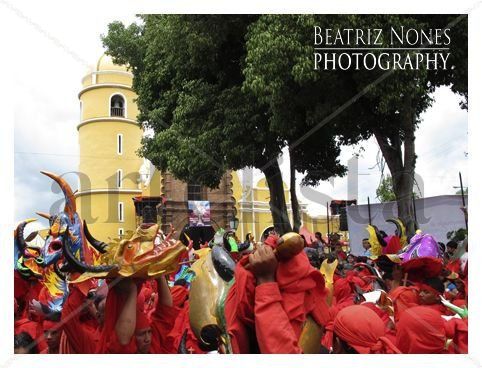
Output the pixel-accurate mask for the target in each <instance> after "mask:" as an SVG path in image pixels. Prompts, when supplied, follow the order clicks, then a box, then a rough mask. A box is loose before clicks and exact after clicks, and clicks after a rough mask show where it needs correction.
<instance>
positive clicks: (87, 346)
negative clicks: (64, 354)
mask: <svg viewBox="0 0 482 368" xmlns="http://www.w3.org/2000/svg"><path fill="white" fill-rule="evenodd" d="M84 301H85V296H84V295H83V294H82V292H81V291H80V290H79V289H77V288H76V287H71V288H70V293H69V296H68V297H67V300H66V302H65V304H64V306H63V308H62V322H63V334H65V336H66V338H67V340H68V345H69V349H68V350H69V351H70V352H71V353H74V352H75V353H78V354H93V353H95V352H96V351H97V346H98V343H99V338H100V329H98V328H95V327H94V326H93V325H92V323H91V322H84V321H82V319H81V314H82V313H79V308H81V307H82V303H83V302H84ZM106 313H108V312H107V309H106ZM61 346H63V344H61Z"/></svg>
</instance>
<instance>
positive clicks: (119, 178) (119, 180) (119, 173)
mask: <svg viewBox="0 0 482 368" xmlns="http://www.w3.org/2000/svg"><path fill="white" fill-rule="evenodd" d="M116 183H117V188H122V170H121V169H119V170H117V175H116Z"/></svg>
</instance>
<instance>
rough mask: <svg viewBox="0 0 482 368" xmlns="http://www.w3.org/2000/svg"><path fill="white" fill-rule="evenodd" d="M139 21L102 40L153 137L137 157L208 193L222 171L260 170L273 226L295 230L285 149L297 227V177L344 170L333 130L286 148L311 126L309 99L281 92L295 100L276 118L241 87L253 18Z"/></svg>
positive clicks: (113, 28)
mask: <svg viewBox="0 0 482 368" xmlns="http://www.w3.org/2000/svg"><path fill="white" fill-rule="evenodd" d="M141 20H142V25H135V24H133V25H130V26H128V27H125V26H124V25H123V24H121V23H119V22H114V23H112V24H110V25H109V32H108V34H107V35H106V36H105V37H103V42H104V45H105V46H106V48H107V53H108V54H110V55H112V56H113V58H114V61H115V62H119V63H124V64H128V65H129V66H130V67H131V69H132V71H133V73H134V85H133V87H134V90H135V91H136V93H137V94H138V100H137V103H138V106H139V110H140V115H139V120H140V121H142V122H143V124H144V125H145V127H146V128H150V129H152V130H153V132H154V135H153V136H151V137H148V138H145V139H144V140H143V144H142V149H141V154H142V155H143V156H144V157H146V158H148V159H149V160H151V162H153V164H154V165H155V166H156V167H158V168H159V169H160V170H169V171H170V172H171V173H172V174H173V175H174V176H176V177H177V178H179V179H181V180H184V181H191V182H193V181H195V182H197V183H200V184H203V185H206V186H209V187H211V188H212V187H216V186H217V185H218V184H219V181H220V179H221V177H222V175H223V174H224V173H225V172H226V170H236V169H240V168H243V167H246V166H250V167H255V168H258V169H260V170H261V171H262V172H263V173H264V174H265V176H266V179H267V183H268V186H269V189H270V205H271V212H272V215H273V222H274V225H275V227H277V228H278V230H280V231H281V232H286V231H289V230H291V224H290V222H289V219H288V214H287V206H286V202H285V198H284V190H283V182H282V178H281V171H280V168H279V166H278V162H277V159H278V158H279V156H280V155H281V150H282V148H283V147H285V146H286V145H290V148H291V149H290V158H291V162H292V165H291V168H292V181H291V189H292V190H291V200H292V204H293V211H294V217H295V221H294V222H295V224H294V225H295V229H297V228H298V227H299V222H300V220H299V212H298V210H297V207H298V206H297V203H298V202H297V199H296V190H295V188H296V185H295V182H294V177H295V171H296V170H297V171H299V172H302V173H304V174H305V176H304V179H303V181H304V183H306V184H316V183H317V182H319V181H320V180H325V179H327V178H328V177H330V176H332V175H343V174H344V172H345V170H346V168H345V167H344V166H343V165H341V164H340V162H339V160H338V155H339V153H340V148H339V142H338V141H337V140H335V138H334V135H333V134H334V133H333V132H334V129H333V127H329V129H321V130H320V129H319V130H317V131H316V132H315V134H310V135H309V136H308V137H307V140H306V141H304V142H303V144H299V145H293V144H292V143H293V142H294V140H295V139H296V137H299V136H303V135H304V134H306V133H308V132H309V130H310V128H311V127H312V126H313V125H314V120H312V121H309V122H307V116H306V114H305V112H304V111H303V109H300V108H299V107H297V105H298V104H303V103H304V102H303V100H304V99H305V98H308V96H296V90H288V91H286V94H291V95H292V96H296V98H295V100H294V101H293V102H292V103H290V104H287V105H286V106H284V107H283V112H284V113H285V116H284V117H283V119H280V118H279V117H280V115H279V113H278V111H276V112H275V113H274V109H275V108H276V107H275V106H273V105H272V104H270V103H268V101H267V100H265V99H263V98H260V97H259V96H258V95H257V94H255V93H253V92H252V91H251V90H250V89H249V88H246V87H245V86H244V82H245V67H246V60H247V48H246V38H247V37H248V36H247V34H248V31H249V29H250V28H251V27H253V30H251V31H249V32H250V34H251V35H253V34H256V26H255V25H256V23H257V22H258V20H259V16H226V15H203V16H183V15H147V16H142V17H141ZM261 42H263V41H262V40H261ZM282 47H285V46H282ZM260 57H262V56H261V55H260ZM333 96H335V95H333ZM336 96H337V95H336ZM314 99H317V97H316V96H314V97H312V98H311V100H312V101H313V100H314ZM288 100H289V99H285V101H288ZM327 103H328V101H327Z"/></svg>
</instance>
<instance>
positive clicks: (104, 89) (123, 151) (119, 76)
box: [76, 55, 143, 241]
mask: <svg viewBox="0 0 482 368" xmlns="http://www.w3.org/2000/svg"><path fill="white" fill-rule="evenodd" d="M132 79H133V75H132V73H130V72H129V71H128V70H127V68H126V67H124V66H120V65H115V64H114V63H113V62H112V60H111V58H110V57H108V56H106V55H103V56H102V57H101V58H100V59H99V61H98V62H97V64H96V66H95V68H93V71H91V72H89V73H88V74H87V75H86V76H85V77H84V78H83V79H82V89H81V91H80V92H79V100H80V123H79V125H78V126H77V130H78V132H79V145H80V162H79V179H80V180H79V191H78V192H77V193H76V198H77V199H76V201H77V208H78V212H79V214H80V216H81V218H82V219H84V220H85V221H86V222H87V224H88V226H89V230H90V231H91V233H92V234H93V235H94V236H95V237H96V238H98V239H101V240H103V241H108V240H109V238H111V239H112V238H116V237H118V236H119V235H123V234H125V232H126V231H128V230H134V229H135V227H136V218H135V209H134V204H133V200H132V198H133V197H135V196H139V195H141V194H142V189H141V185H140V184H139V183H140V177H139V168H140V167H141V165H142V163H143V160H142V159H141V158H140V157H138V156H137V155H136V150H137V149H138V148H139V147H140V141H141V138H142V127H141V126H140V124H138V123H137V121H136V116H137V114H138V109H137V105H136V103H135V102H134V99H135V98H136V94H135V93H134V91H133V90H132Z"/></svg>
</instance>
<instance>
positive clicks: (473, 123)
mask: <svg viewBox="0 0 482 368" xmlns="http://www.w3.org/2000/svg"><path fill="white" fill-rule="evenodd" d="M51 3H53V4H51V5H52V7H45V10H44V11H45V13H48V12H51V9H52V8H53V7H55V8H56V9H57V10H58V11H59V12H62V10H63V11H64V12H65V16H66V17H81V16H82V15H84V17H86V19H89V18H88V17H90V16H91V15H92V14H91V10H90V9H92V7H93V6H94V7H95V9H96V12H98V13H104V14H110V13H111V11H112V9H113V6H115V9H116V12H117V13H116V14H136V13H137V14H139V13H177V14H189V13H191V14H196V13H206V14H211V13H220V14H223V13H239V14H258V13H285V14H286V13H327V14H328V13H333V14H351V13H360V14H362V13H364V14H368V13H398V14H419V13H420V14H421V13H427V14H431V13H440V14H442V13H445V14H447V13H454V14H462V13H470V15H469V46H468V47H469V76H470V79H469V91H470V92H469V93H470V99H471V101H476V103H474V104H472V105H471V107H470V110H469V132H470V133H471V134H469V152H470V159H469V160H470V162H469V167H470V169H471V170H470V174H469V178H470V182H471V183H474V185H471V192H470V200H471V207H470V209H469V222H470V224H471V226H472V229H477V227H474V226H476V225H477V224H480V223H482V216H481V214H482V195H481V192H482V188H480V186H477V185H476V183H477V182H478V180H479V178H480V163H481V162H482V145H481V144H480V137H482V125H481V124H479V122H480V120H481V117H482V105H481V104H480V103H478V102H477V101H482V78H481V73H482V70H481V68H480V60H482V50H481V47H480V45H482V37H481V32H480V24H482V9H481V2H480V1H468V0H459V1H456V2H441V1H433V0H431V1H429V0H426V1H419V0H407V1H404V2H389V1H386V0H372V1H365V2H362V3H361V2H360V1H358V0H345V1H343V2H321V1H317V2H315V1H313V0H298V1H288V0H266V1H263V2H259V1H249V0H248V1H243V2H227V1H222V0H204V1H202V2H199V1H194V0H191V1H187V0H179V1H175V2H156V3H153V2H152V1H147V0H139V1H137V2H135V3H134V2H123V3H121V4H122V5H121V4H119V3H118V2H114V1H112V0H106V1H103V2H93V1H92V2H91V3H90V4H89V2H88V4H87V6H86V4H84V3H65V2H61V1H58V0H56V1H51ZM89 5H90V6H89ZM1 6H2V12H0V31H3V34H5V35H11V36H10V37H5V38H4V42H5V49H6V50H15V47H16V46H17V45H15V38H14V37H15V36H14V35H12V32H11V30H12V29H16V27H15V24H16V23H15V22H17V21H25V19H19V18H18V16H17V15H16V14H15V13H14V12H12V11H11V8H10V5H9V3H4V4H1ZM12 7H13V6H12ZM22 9H26V7H25V6H24V7H22ZM67 12H70V13H67ZM29 15H30V14H29ZM39 17H41V14H33V15H32V20H33V25H34V26H35V24H36V23H35V22H36V21H38V20H39V19H40V18H39ZM27 19H29V18H27ZM29 20H30V19H29ZM32 31H35V30H34V29H33V28H32ZM81 31H82V30H81V29H79V32H81ZM11 55H12V57H6V58H2V60H0V63H2V65H1V66H2V68H1V70H5V71H12V73H9V72H7V73H4V75H3V77H4V88H1V89H0V101H1V103H2V104H5V105H6V107H5V108H3V106H2V118H3V119H2V120H3V123H2V124H1V127H0V129H1V134H0V152H1V155H2V159H3V160H2V173H3V175H4V180H2V181H1V182H0V189H1V191H2V194H3V198H4V206H5V207H6V208H5V210H4V211H0V223H1V225H2V229H3V230H5V231H1V232H0V241H1V242H2V244H11V230H12V229H13V228H14V223H13V205H14V195H13V194H14V192H13V185H14V180H13V179H14V175H13V163H14V157H13V149H14V147H13V142H14V139H13V138H14V137H13V132H14V129H13V121H14V114H13V106H14V105H13V104H14V102H15V101H14V99H15V97H14V96H13V95H12V94H11V91H12V90H13V88H12V87H13V86H14V75H15V73H18V72H21V71H19V70H16V69H15V57H14V55H15V52H13V53H12V54H11ZM4 64H5V65H4ZM472 224H475V225H472ZM469 239H470V243H471V244H472V246H471V250H470V258H471V259H473V260H475V261H477V262H480V260H481V259H482V249H481V246H480V244H479V243H480V240H479V236H478V233H476V232H475V231H474V232H472V233H470V235H469ZM11 256H12V253H11V252H7V256H6V257H0V270H2V272H3V275H4V277H5V278H6V281H5V289H4V293H5V295H6V298H5V299H6V300H7V302H6V303H0V313H1V315H2V317H3V318H2V319H1V322H0V331H1V332H0V333H1V334H2V337H3V339H2V341H4V342H5V343H4V344H1V345H0V352H1V356H0V363H2V365H3V366H4V367H8V368H14V367H25V366H27V365H31V366H47V365H49V366H52V367H57V366H62V365H65V364H69V365H72V364H73V365H74V366H79V367H80V366H82V367H90V366H92V363H93V362H94V361H95V365H96V366H99V365H106V364H107V365H112V364H115V365H117V366H118V367H132V368H135V367H142V368H145V367H146V366H149V365H152V366H154V365H158V364H159V363H160V362H162V364H163V365H169V366H173V367H185V366H192V367H196V366H200V365H202V366H209V367H210V368H216V367H220V368H221V367H222V368H225V367H226V365H229V366H230V367H231V366H234V367H241V366H243V367H246V366H249V365H251V366H257V367H260V366H268V365H269V366H277V367H278V366H286V367H288V366H290V367H292V366H295V365H300V364H311V365H313V366H321V365H324V364H326V365H335V364H336V367H337V368H339V367H352V366H353V364H354V359H355V357H353V356H351V355H337V356H333V355H331V356H330V355H311V356H290V355H238V356H229V357H220V356H217V357H215V356H213V355H197V356H191V355H178V356H175V355H172V356H147V355H146V356H138V355H122V356H119V357H115V356H111V355H95V356H91V355H82V354H79V355H76V356H75V359H74V358H73V357H72V356H62V355H36V356H31V355H25V356H18V355H17V356H14V355H13V354H12V353H13V348H12V347H11V345H10V344H9V343H8V342H9V341H11V340H12V337H13V311H12V307H11V303H10V302H8V300H11V299H9V295H12V294H13V274H12V272H10V270H11V268H10V267H11V263H12V262H11V258H10V257H11ZM469 279H470V283H471V290H472V292H471V294H470V299H469V309H470V310H471V313H470V328H469V350H470V354H468V355H397V356H391V357H390V358H389V357H386V356H382V355H371V356H368V355H360V356H357V357H356V361H357V362H356V364H357V365H359V366H361V367H367V366H370V367H371V366H382V365H383V366H385V365H387V362H389V367H390V368H397V367H403V368H408V367H412V366H414V367H437V368H439V367H445V366H446V367H451V368H453V367H455V366H456V367H457V368H462V367H477V366H480V365H481V362H482V354H481V344H480V342H481V341H482V324H481V318H482V314H481V312H482V311H481V306H482V293H480V292H478V288H477V287H478V286H480V283H481V280H482V268H481V267H475V264H474V265H472V267H471V268H470V275H469ZM2 327H3V328H2Z"/></svg>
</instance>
